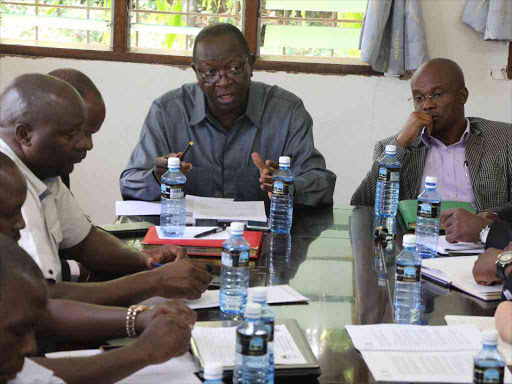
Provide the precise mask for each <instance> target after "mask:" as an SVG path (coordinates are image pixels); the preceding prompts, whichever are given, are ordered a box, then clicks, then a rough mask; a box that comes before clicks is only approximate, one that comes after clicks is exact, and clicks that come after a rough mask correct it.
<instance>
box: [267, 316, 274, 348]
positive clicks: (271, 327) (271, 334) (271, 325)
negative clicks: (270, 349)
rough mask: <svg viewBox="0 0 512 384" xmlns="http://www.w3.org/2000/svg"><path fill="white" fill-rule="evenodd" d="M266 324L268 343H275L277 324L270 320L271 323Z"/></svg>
mask: <svg viewBox="0 0 512 384" xmlns="http://www.w3.org/2000/svg"><path fill="white" fill-rule="evenodd" d="M264 324H265V327H266V328H267V332H268V342H269V343H272V342H273V341H274V325H275V322H274V320H270V321H265V322H264Z"/></svg>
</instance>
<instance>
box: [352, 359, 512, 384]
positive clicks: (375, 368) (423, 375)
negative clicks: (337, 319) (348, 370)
mask: <svg viewBox="0 0 512 384" xmlns="http://www.w3.org/2000/svg"><path fill="white" fill-rule="evenodd" d="M476 353H477V351H474V352H438V353H430V352H414V353H410V352H386V353H383V352H368V351H367V352H362V356H363V359H364V361H365V363H366V365H368V368H369V369H370V371H371V373H372V375H373V377H374V379H375V380H376V381H386V382H407V383H472V382H473V356H474V354H476ZM505 383H512V377H511V375H510V371H509V370H508V368H505Z"/></svg>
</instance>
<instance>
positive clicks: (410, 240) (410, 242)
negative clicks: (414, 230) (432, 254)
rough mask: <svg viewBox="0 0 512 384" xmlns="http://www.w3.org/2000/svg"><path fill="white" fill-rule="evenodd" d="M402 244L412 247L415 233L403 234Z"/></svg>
mask: <svg viewBox="0 0 512 384" xmlns="http://www.w3.org/2000/svg"><path fill="white" fill-rule="evenodd" d="M402 245H403V246H404V247H414V246H415V245H416V235H404V238H403V239H402Z"/></svg>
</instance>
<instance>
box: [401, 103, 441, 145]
mask: <svg viewBox="0 0 512 384" xmlns="http://www.w3.org/2000/svg"><path fill="white" fill-rule="evenodd" d="M423 127H425V129H426V131H427V132H428V133H429V134H431V133H432V128H433V123H432V116H430V115H429V114H427V113H424V112H413V113H411V115H410V116H409V119H407V122H406V123H405V125H404V127H403V128H402V132H400V134H399V135H398V138H397V141H398V144H399V145H400V147H402V148H404V149H405V148H407V147H408V146H409V145H410V144H412V143H413V142H414V140H416V138H417V137H418V135H419V134H420V133H421V130H422V129H423Z"/></svg>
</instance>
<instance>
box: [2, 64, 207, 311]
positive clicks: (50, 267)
mask: <svg viewBox="0 0 512 384" xmlns="http://www.w3.org/2000/svg"><path fill="white" fill-rule="evenodd" d="M86 120H87V106H86V104H85V103H84V101H83V100H82V98H81V97H80V95H79V94H78V93H77V92H76V91H75V90H74V89H73V88H72V87H71V86H70V85H69V84H67V83H65V82H63V81H61V80H58V79H56V78H54V77H51V76H46V75H41V74H27V75H22V76H19V77H17V78H16V79H14V81H13V82H12V83H11V84H9V85H8V86H7V87H6V89H5V90H4V91H3V92H2V94H0V152H3V153H5V154H6V155H7V156H9V157H10V158H11V159H12V160H13V161H14V162H15V163H16V165H17V166H18V168H19V169H20V171H21V173H22V174H23V176H24V177H25V180H26V182H27V186H28V193H27V198H26V201H25V203H24V205H23V209H22V213H23V218H24V220H25V222H26V224H27V228H26V229H24V230H21V239H20V241H19V244H20V245H21V246H22V248H23V249H25V251H27V252H28V253H29V254H30V255H31V256H32V258H33V259H34V261H36V263H37V264H38V265H39V267H40V268H41V271H42V272H43V275H44V277H45V278H46V279H47V280H48V281H49V282H50V285H49V288H50V290H49V292H50V297H52V298H61V299H72V300H77V301H85V302H89V303H94V304H108V305H128V304H134V303H137V302H140V301H141V300H144V299H145V298H148V297H151V296H164V297H169V298H176V297H184V298H198V297H200V295H201V293H202V292H204V291H205V290H206V288H207V286H208V284H209V282H210V280H211V276H210V274H209V273H207V272H206V271H205V270H204V268H203V267H201V266H198V265H197V264H195V263H194V262H192V261H191V260H190V259H188V258H187V257H186V255H185V253H184V251H183V250H182V249H179V248H176V247H166V248H161V249H159V250H157V251H156V252H155V253H151V254H143V253H141V252H139V251H137V250H136V249H134V248H131V247H128V246H126V245H125V244H124V243H122V242H121V241H119V240H118V239H116V238H115V237H113V236H111V235H109V234H108V233H106V232H104V231H99V230H97V229H96V227H95V226H94V225H92V224H91V223H90V222H89V220H88V218H87V217H86V216H85V214H84V212H83V211H82V210H81V208H80V206H79V205H78V203H77V202H76V201H75V199H74V198H73V196H72V195H71V193H70V192H69V190H68V189H67V188H66V187H65V186H64V185H63V184H62V181H61V180H60V178H59V177H58V176H61V175H63V174H69V173H71V172H72V171H73V167H74V164H75V163H77V162H80V161H81V160H82V159H83V158H84V157H85V153H86V151H87V148H88V143H87V140H86V138H85V137H84V134H83V131H82V127H83V125H84V124H85V123H86ZM59 249H68V250H69V253H70V255H71V257H72V258H73V259H75V260H77V261H79V262H81V263H83V264H84V265H85V267H86V268H87V269H88V270H90V271H95V272H99V273H110V274H115V275H118V276H126V275H130V276H127V277H125V278H121V279H116V280H112V281H109V282H105V283H98V284H76V283H63V282H62V278H61V265H60V260H59V256H58V250H59ZM157 260H160V261H161V262H164V263H166V262H169V263H168V264H167V265H165V266H163V267H161V268H157V269H154V270H150V269H152V267H151V263H152V261H157Z"/></svg>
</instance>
